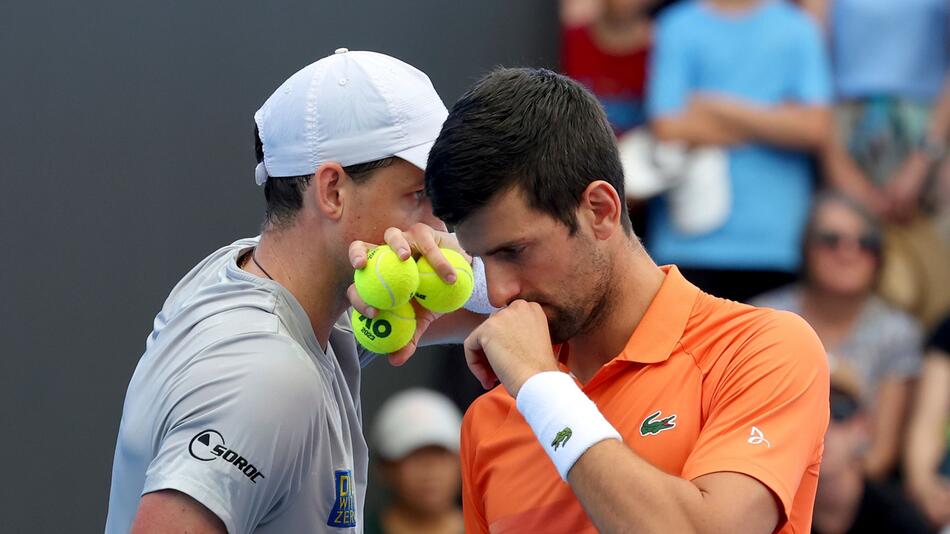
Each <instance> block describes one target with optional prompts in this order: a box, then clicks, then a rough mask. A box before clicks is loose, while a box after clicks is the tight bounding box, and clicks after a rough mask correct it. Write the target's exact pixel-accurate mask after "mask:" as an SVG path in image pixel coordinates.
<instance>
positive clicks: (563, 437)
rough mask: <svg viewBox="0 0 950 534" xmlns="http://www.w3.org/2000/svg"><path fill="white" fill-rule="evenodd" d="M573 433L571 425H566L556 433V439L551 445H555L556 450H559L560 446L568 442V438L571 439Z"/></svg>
mask: <svg viewBox="0 0 950 534" xmlns="http://www.w3.org/2000/svg"><path fill="white" fill-rule="evenodd" d="M572 434H573V432H571V427H569V426H566V427H564V430H561V431H560V432H558V433H557V434H555V435H554V441H552V442H551V446H552V447H554V450H557V448H558V447H563V446H564V445H566V444H567V440H569V439H571V435H572Z"/></svg>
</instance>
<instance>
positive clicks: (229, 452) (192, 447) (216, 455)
mask: <svg viewBox="0 0 950 534" xmlns="http://www.w3.org/2000/svg"><path fill="white" fill-rule="evenodd" d="M188 452H189V453H190V454H191V456H192V457H193V458H195V459H196V460H201V461H202V462H212V461H214V460H217V459H222V460H224V461H225V462H228V463H229V464H231V465H233V466H234V467H235V468H237V469H238V470H239V471H240V472H241V473H243V474H244V476H245V477H247V478H248V480H250V481H251V482H252V483H254V484H257V480H258V479H260V478H266V477H265V476H264V473H261V472H260V470H259V469H258V468H257V467H255V466H254V464H252V463H251V462H249V461H248V460H247V458H245V457H243V456H241V454H240V453H238V452H237V451H235V450H233V449H229V448H227V447H226V446H225V445H224V436H222V435H221V433H220V432H218V431H217V430H211V429H208V430H202V431H201V432H198V433H197V434H195V437H193V438H191V443H189V444H188Z"/></svg>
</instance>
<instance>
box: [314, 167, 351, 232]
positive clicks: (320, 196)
mask: <svg viewBox="0 0 950 534" xmlns="http://www.w3.org/2000/svg"><path fill="white" fill-rule="evenodd" d="M348 183H349V176H347V175H346V173H345V172H344V171H343V167H341V166H340V164H339V163H336V162H335V161H330V162H327V163H323V164H321V165H320V166H319V167H317V170H316V172H315V173H314V175H313V183H312V184H311V187H310V194H309V195H308V196H309V197H310V200H311V201H312V202H313V206H314V208H316V209H317V210H318V211H319V212H320V213H321V214H323V216H324V217H327V218H329V219H333V220H336V219H339V218H340V217H341V216H342V215H343V204H344V202H345V201H346V198H347V195H348V191H347V188H346V185H347V184H348Z"/></svg>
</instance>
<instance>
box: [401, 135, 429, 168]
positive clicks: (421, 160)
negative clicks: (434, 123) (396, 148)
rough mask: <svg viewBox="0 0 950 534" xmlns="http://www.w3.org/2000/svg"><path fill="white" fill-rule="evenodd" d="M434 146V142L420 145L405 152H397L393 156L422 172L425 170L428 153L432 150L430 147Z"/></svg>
mask: <svg viewBox="0 0 950 534" xmlns="http://www.w3.org/2000/svg"><path fill="white" fill-rule="evenodd" d="M434 144H435V141H430V142H428V143H422V144H421V145H418V146H414V147H412V148H407V149H406V150H403V151H402V152H397V153H395V154H393V155H394V156H396V157H397V158H401V159H404V160H406V161H408V162H409V163H412V164H413V165H415V166H416V167H419V168H420V169H422V170H426V162H427V161H428V160H429V151H430V150H432V145H434Z"/></svg>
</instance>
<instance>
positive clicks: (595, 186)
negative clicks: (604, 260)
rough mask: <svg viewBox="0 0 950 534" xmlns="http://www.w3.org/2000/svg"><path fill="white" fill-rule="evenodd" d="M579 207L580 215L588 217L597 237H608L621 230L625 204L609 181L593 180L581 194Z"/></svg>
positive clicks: (588, 221) (587, 221)
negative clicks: (621, 218) (621, 217)
mask: <svg viewBox="0 0 950 534" xmlns="http://www.w3.org/2000/svg"><path fill="white" fill-rule="evenodd" d="M578 207H579V208H580V210H579V211H580V216H581V217H583V218H585V219H586V223H587V224H588V225H589V226H590V228H591V231H592V232H593V233H594V236H595V237H596V238H598V239H607V238H609V237H610V236H612V235H614V234H615V233H616V232H617V231H618V230H621V223H620V216H621V213H622V210H624V209H625V205H624V203H623V201H621V200H620V195H618V194H617V190H616V189H614V187H613V186H612V185H610V184H609V183H607V182H605V181H603V180H597V181H594V182H591V183H590V185H588V186H587V189H584V192H583V193H582V194H581V201H580V205H579V206H578Z"/></svg>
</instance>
